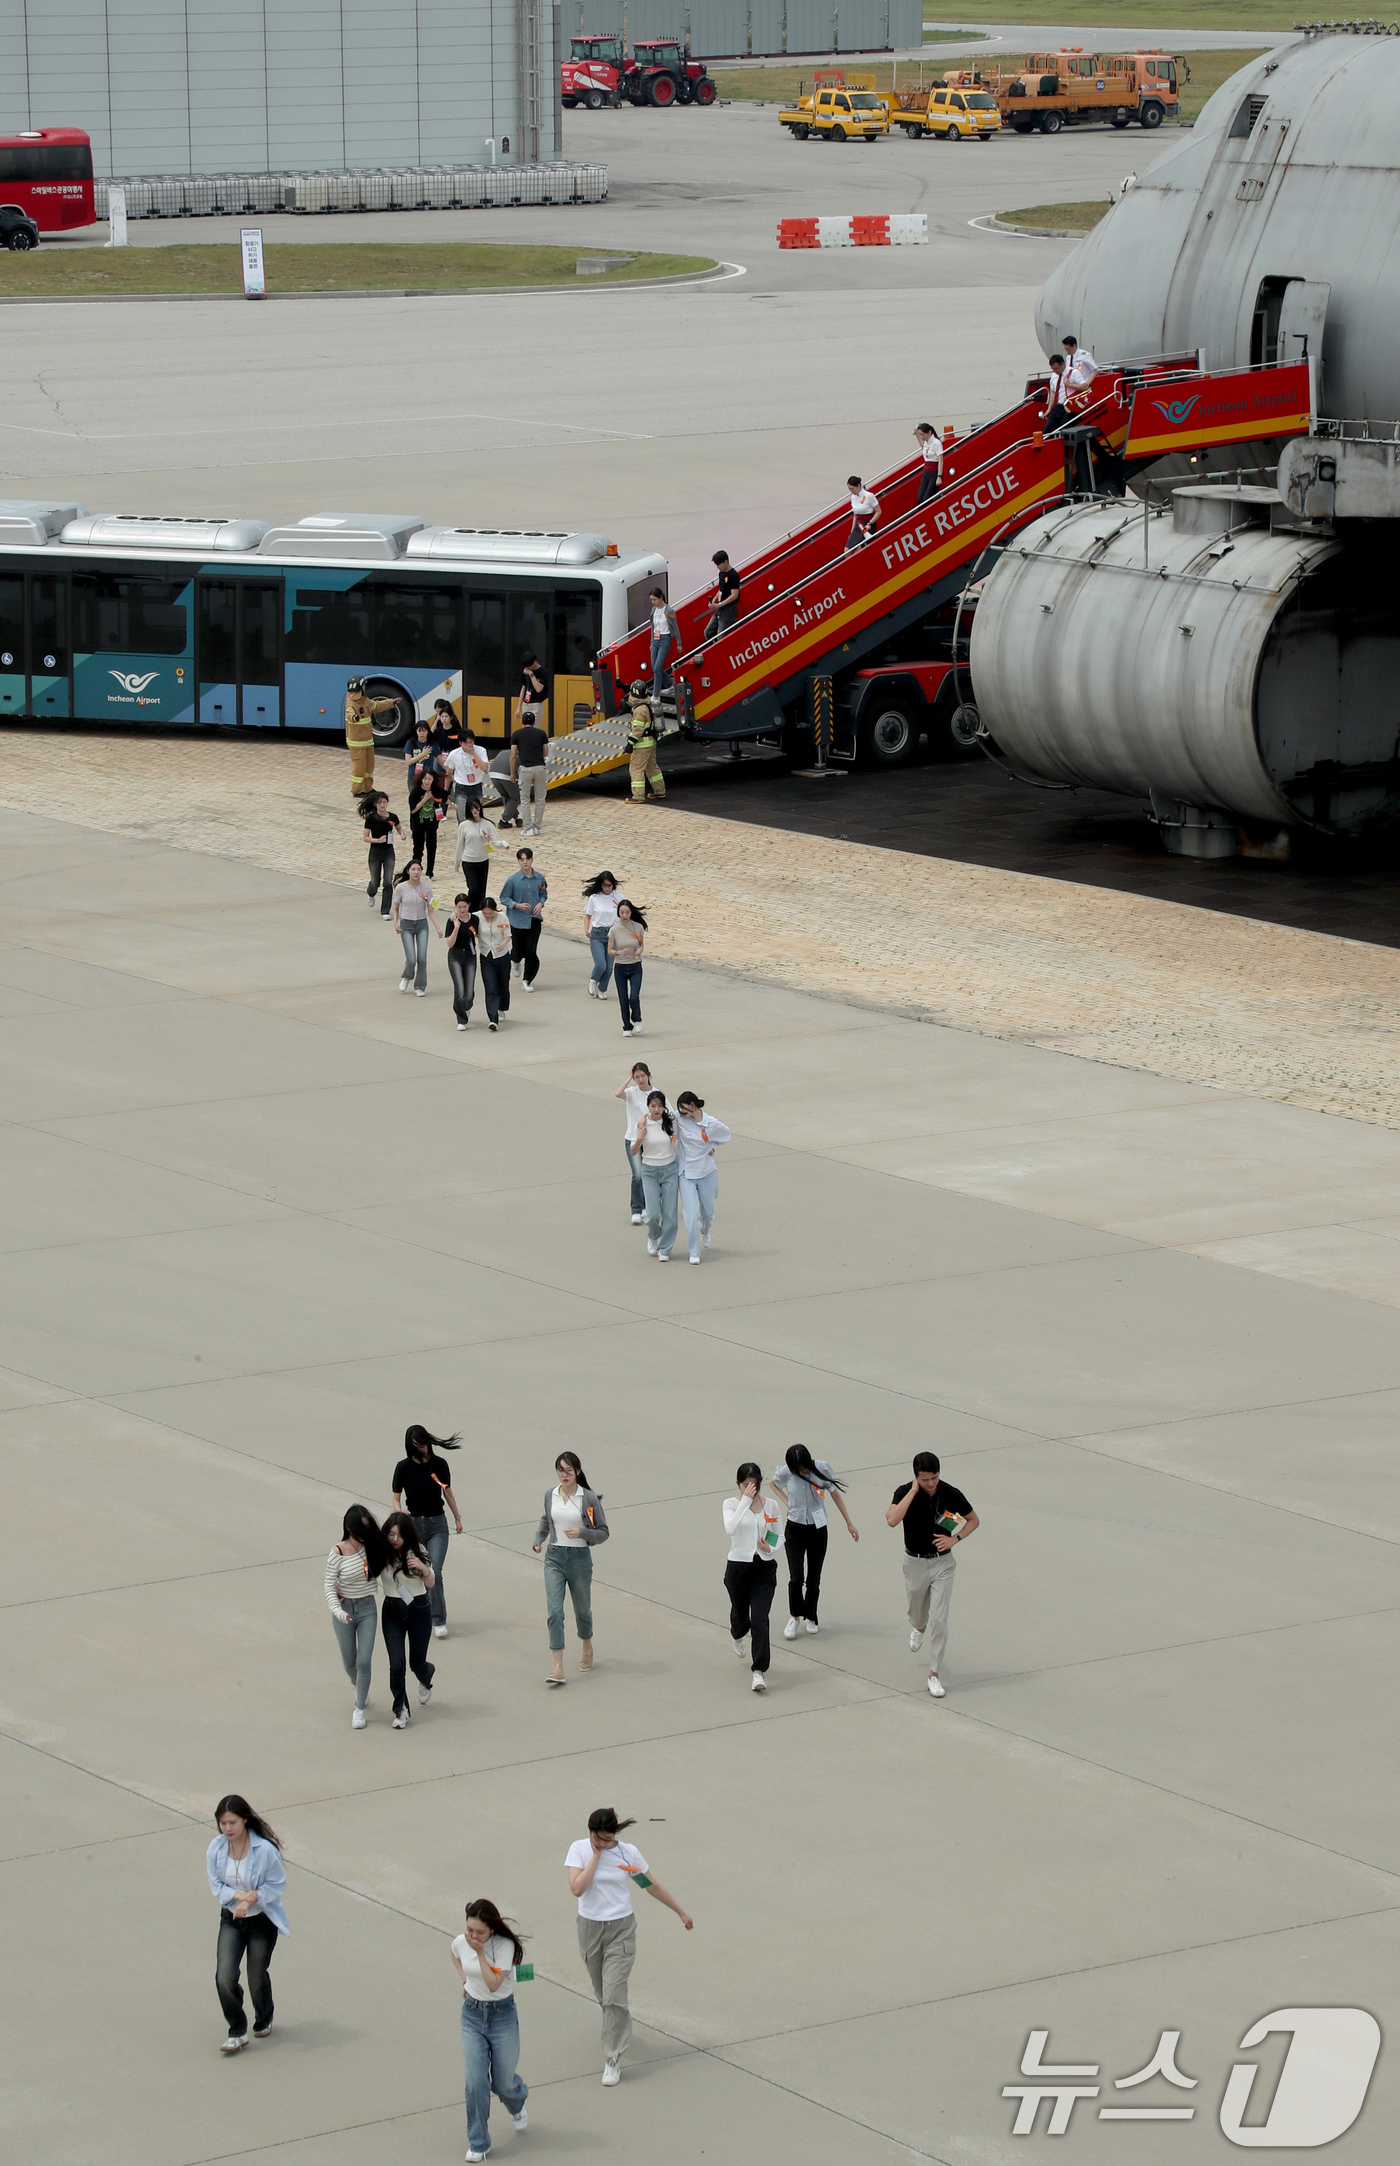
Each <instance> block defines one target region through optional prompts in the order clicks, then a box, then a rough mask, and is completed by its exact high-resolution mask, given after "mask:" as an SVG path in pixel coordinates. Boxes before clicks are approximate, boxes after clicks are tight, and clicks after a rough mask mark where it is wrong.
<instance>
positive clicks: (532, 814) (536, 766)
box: [510, 722, 549, 835]
mask: <svg viewBox="0 0 1400 2166" xmlns="http://www.w3.org/2000/svg"><path fill="white" fill-rule="evenodd" d="M548 761H549V739H548V738H547V737H546V735H545V733H544V731H543V730H542V729H541V728H540V726H539V724H538V723H537V722H525V723H522V724H521V726H520V728H519V729H518V730H517V731H516V733H515V735H514V737H513V738H512V739H511V742H510V778H511V781H512V782H517V783H519V785H520V805H521V811H522V814H523V817H524V821H525V828H524V832H525V833H526V834H527V835H538V834H539V833H540V832H541V831H542V829H543V827H544V799H545V791H546V790H547V788H548V786H549V769H548Z"/></svg>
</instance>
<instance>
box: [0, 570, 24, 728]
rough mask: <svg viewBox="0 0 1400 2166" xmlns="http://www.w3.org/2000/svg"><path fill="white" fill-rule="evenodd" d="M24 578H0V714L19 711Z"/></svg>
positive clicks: (21, 674)
mask: <svg viewBox="0 0 1400 2166" xmlns="http://www.w3.org/2000/svg"><path fill="white" fill-rule="evenodd" d="M26 704H27V703H26V701H25V697H24V581H23V580H22V579H20V578H18V577H16V578H13V579H10V578H5V579H0V714H23V713H24V710H25V706H26Z"/></svg>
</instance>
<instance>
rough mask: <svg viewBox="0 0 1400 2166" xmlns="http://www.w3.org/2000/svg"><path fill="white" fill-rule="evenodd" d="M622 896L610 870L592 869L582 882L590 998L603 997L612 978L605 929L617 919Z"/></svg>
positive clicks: (597, 998)
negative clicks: (590, 956) (590, 966)
mask: <svg viewBox="0 0 1400 2166" xmlns="http://www.w3.org/2000/svg"><path fill="white" fill-rule="evenodd" d="M625 899H626V898H625V897H624V895H623V893H622V890H621V888H620V887H619V886H618V884H617V881H616V879H615V878H614V876H613V874H612V873H610V872H595V873H594V875H593V878H592V879H591V880H585V881H584V883H583V931H584V937H585V938H586V940H587V942H588V945H589V947H590V948H591V950H592V951H593V973H592V976H591V977H590V978H589V980H588V991H589V996H590V998H592V999H593V1000H601V999H602V997H603V995H604V993H606V991H607V989H608V981H609V979H610V978H611V977H612V969H613V966H612V957H611V956H610V955H609V953H608V932H609V929H610V927H611V926H612V925H613V923H614V922H615V920H616V918H617V906H618V904H619V903H620V902H623V901H625Z"/></svg>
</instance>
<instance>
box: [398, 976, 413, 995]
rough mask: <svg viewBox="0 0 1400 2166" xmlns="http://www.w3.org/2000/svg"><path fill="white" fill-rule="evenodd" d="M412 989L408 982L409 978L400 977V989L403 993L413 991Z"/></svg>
mask: <svg viewBox="0 0 1400 2166" xmlns="http://www.w3.org/2000/svg"><path fill="white" fill-rule="evenodd" d="M411 990H412V988H411V987H410V985H409V982H408V980H407V978H400V979H399V991H400V992H401V993H407V992H409V991H411Z"/></svg>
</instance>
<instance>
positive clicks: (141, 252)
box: [0, 239, 714, 301]
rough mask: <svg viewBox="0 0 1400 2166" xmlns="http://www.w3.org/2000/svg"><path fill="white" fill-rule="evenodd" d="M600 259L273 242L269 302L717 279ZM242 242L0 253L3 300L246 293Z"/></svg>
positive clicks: (501, 250) (697, 261) (686, 260)
mask: <svg viewBox="0 0 1400 2166" xmlns="http://www.w3.org/2000/svg"><path fill="white" fill-rule="evenodd" d="M594 253H598V254H601V253H604V251H602V250H589V249H586V248H581V247H573V248H531V247H515V246H513V245H511V244H510V243H508V242H498V241H409V242H407V243H400V244H397V245H396V244H395V243H392V242H387V243H380V242H376V241H338V242H337V241H331V242H320V241H307V242H297V241H292V242H281V243H278V242H274V243H273V244H272V246H271V247H269V248H268V249H267V250H266V251H265V254H266V258H267V284H268V291H269V292H271V293H347V292H348V293H363V292H366V291H371V290H374V291H385V290H387V291H390V292H395V291H400V290H402V289H404V288H408V289H411V290H412V291H413V292H415V293H444V292H454V291H457V290H460V289H462V288H467V289H470V290H482V289H485V290H488V291H489V290H490V289H491V288H493V287H502V288H505V287H519V286H524V287H530V286H553V285H568V286H577V287H578V288H579V289H580V290H581V291H591V290H592V289H593V288H594V287H597V286H619V285H627V284H629V283H632V282H634V281H635V280H637V279H639V278H673V277H676V276H678V275H682V274H684V273H686V272H690V271H708V270H712V269H713V267H714V266H713V261H712V259H711V258H710V257H709V256H663V255H639V256H637V257H635V258H634V259H633V261H632V262H631V263H630V264H628V265H627V266H626V267H625V268H624V269H622V270H618V271H602V272H599V273H597V274H596V275H595V276H593V277H591V278H580V277H579V276H578V274H577V272H576V270H575V265H576V264H577V262H578V259H579V257H580V256H585V255H589V254H594ZM242 291H243V266H242V258H241V256H240V254H239V249H238V243H237V240H236V239H234V240H230V241H228V242H226V243H222V242H218V241H205V242H197V243H195V244H194V245H192V246H189V247H170V248H149V247H148V248H143V247H141V246H140V244H139V243H138V244H137V245H136V246H135V247H130V248H52V247H42V246H41V247H39V248H36V249H31V250H30V252H29V253H28V254H27V255H19V256H16V255H12V254H10V253H9V251H8V250H4V251H0V300H5V301H21V300H25V299H26V298H28V297H29V296H30V295H36V296H44V295H54V296H62V295H65V294H71V295H78V296H81V295H87V294H93V295H107V296H110V297H111V298H113V299H120V297H121V296H122V295H123V294H135V293H141V294H146V293H169V294H184V293H195V294H198V293H212V294H217V293H241V292H242Z"/></svg>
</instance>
